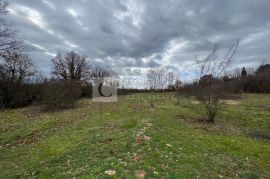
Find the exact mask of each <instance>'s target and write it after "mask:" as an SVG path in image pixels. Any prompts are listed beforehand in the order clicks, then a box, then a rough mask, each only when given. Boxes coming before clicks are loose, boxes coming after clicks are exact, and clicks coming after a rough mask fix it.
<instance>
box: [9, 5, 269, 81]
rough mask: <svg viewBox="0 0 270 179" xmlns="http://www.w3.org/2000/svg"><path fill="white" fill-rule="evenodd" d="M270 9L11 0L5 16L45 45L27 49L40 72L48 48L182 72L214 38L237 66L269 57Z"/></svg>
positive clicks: (119, 65)
mask: <svg viewBox="0 0 270 179" xmlns="http://www.w3.org/2000/svg"><path fill="white" fill-rule="evenodd" d="M269 7H270V1H269V0H257V1H254V0H246V1H241V0H227V1H224V0H215V1H208V0H200V1H190V0H181V1H180V0H168V1H164V0H147V1H144V0H137V1H131V0H119V1H116V0H115V1H107V0H91V1H86V0H78V1H67V0H58V1H52V0H42V1H36V0H21V1H16V0H10V9H11V10H12V11H11V12H10V14H9V18H10V19H11V20H12V21H13V22H14V24H15V25H16V26H17V28H18V30H19V31H20V33H21V34H22V36H23V37H24V38H25V39H26V40H27V41H28V42H30V43H29V44H31V43H32V44H36V45H39V46H40V47H42V48H43V49H40V48H32V52H31V53H32V55H33V56H34V57H35V58H39V59H40V60H36V61H35V62H36V63H37V65H38V66H40V67H41V68H44V70H43V71H46V72H48V71H49V70H48V69H49V68H50V66H49V64H50V58H51V56H50V55H48V52H49V53H51V54H53V53H57V52H59V51H60V52H65V51H67V50H71V49H74V50H77V51H79V52H80V53H83V54H85V55H87V56H88V57H89V60H90V61H91V62H92V63H93V64H99V65H108V66H111V67H112V68H114V69H115V71H119V72H121V73H122V75H128V74H129V73H128V72H127V71H125V70H123V69H126V68H133V67H134V68H147V67H157V66H160V65H171V66H172V67H174V70H175V71H177V69H178V70H184V69H183V67H185V66H186V65H189V66H192V63H191V61H192V60H194V57H195V56H197V55H198V56H201V55H204V54H206V53H207V52H208V51H209V49H211V47H212V46H213V44H214V43H219V44H220V46H221V50H224V49H225V48H226V47H228V45H229V44H230V43H231V42H232V41H234V40H236V39H239V40H240V42H241V43H240V46H239V51H238V53H237V56H236V58H235V64H236V65H239V66H241V65H244V64H245V65H253V64H254V63H257V64H260V63H261V62H262V60H264V61H265V59H270V51H269V46H270V41H269V40H268V39H270V31H269V28H270V19H269V17H270V11H269ZM20 8H21V9H20ZM23 8H28V10H29V9H30V10H32V11H31V12H30V11H29V12H26V11H25V10H23ZM13 11H14V12H13ZM16 13H17V14H16ZM29 13H32V14H29ZM35 13H37V14H35ZM39 16H40V17H39ZM29 18H30V19H29ZM31 18H32V21H31ZM33 18H34V19H33ZM179 39H180V40H179ZM172 42H173V43H172ZM181 44H182V45H181ZM37 54H39V55H37ZM143 59H147V61H146V62H145V61H144V60H143ZM268 62H270V61H268ZM167 63H171V64H167ZM190 69H192V68H191V67H190ZM140 73H141V74H142V71H141V72H140ZM138 74H139V73H138ZM184 76H186V74H185V75H184Z"/></svg>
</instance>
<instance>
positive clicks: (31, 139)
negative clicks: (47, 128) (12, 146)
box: [17, 131, 42, 145]
mask: <svg viewBox="0 0 270 179" xmlns="http://www.w3.org/2000/svg"><path fill="white" fill-rule="evenodd" d="M41 136H42V132H41V131H36V132H33V133H31V134H29V135H27V136H25V137H23V138H21V139H19V140H18V141H17V144H19V145H23V144H31V143H36V142H38V141H39V140H40V138H41Z"/></svg>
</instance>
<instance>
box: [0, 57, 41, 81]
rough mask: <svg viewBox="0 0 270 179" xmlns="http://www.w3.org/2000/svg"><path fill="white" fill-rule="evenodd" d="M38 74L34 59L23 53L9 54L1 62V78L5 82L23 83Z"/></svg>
mask: <svg viewBox="0 0 270 179" xmlns="http://www.w3.org/2000/svg"><path fill="white" fill-rule="evenodd" d="M36 72H37V71H36V69H35V67H34V65H33V62H32V59H31V58H30V57H29V56H27V55H25V54H22V53H18V52H7V53H5V55H3V58H2V60H1V61H0V78H1V79H2V80H5V81H9V82H16V83H23V82H24V81H25V80H26V78H28V77H31V76H33V75H34V74H35V73H36Z"/></svg>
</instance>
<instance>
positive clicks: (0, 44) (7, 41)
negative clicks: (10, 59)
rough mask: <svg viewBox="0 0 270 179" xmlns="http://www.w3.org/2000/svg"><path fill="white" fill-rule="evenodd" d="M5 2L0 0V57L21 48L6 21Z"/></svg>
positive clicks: (11, 27) (20, 42)
mask: <svg viewBox="0 0 270 179" xmlns="http://www.w3.org/2000/svg"><path fill="white" fill-rule="evenodd" d="M7 5H8V3H7V1H4V0H0V57H1V56H3V55H4V54H5V53H7V51H19V50H22V48H23V41H22V40H21V39H20V38H19V37H18V35H17V32H16V30H15V29H14V27H13V26H12V25H11V24H10V23H9V22H8V21H7V19H6V18H5V15H6V14H7V13H8V11H7Z"/></svg>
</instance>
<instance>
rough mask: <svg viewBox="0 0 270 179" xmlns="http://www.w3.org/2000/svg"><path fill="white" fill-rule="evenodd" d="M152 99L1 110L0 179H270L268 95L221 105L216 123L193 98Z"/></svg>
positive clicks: (149, 96) (144, 97)
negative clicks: (58, 108) (208, 120)
mask: <svg viewBox="0 0 270 179" xmlns="http://www.w3.org/2000/svg"><path fill="white" fill-rule="evenodd" d="M169 95H170V94H168V96H169ZM156 96H157V95H152V96H151V95H150V94H143V95H137V97H136V95H135V97H134V98H130V97H127V96H121V97H119V99H118V102H117V103H113V104H110V103H106V104H101V103H92V102H91V99H82V100H81V101H80V102H79V104H80V105H79V107H77V108H75V109H69V110H62V111H55V112H44V111H42V110H41V109H40V107H38V106H33V107H25V108H20V109H12V110H3V111H1V112H0V124H1V125H0V128H1V131H0V132H1V134H0V178H5V179H6V178H40V177H45V178H51V177H54V178H66V177H68V178H72V177H76V178H89V177H90V178H96V177H100V178H108V177H112V178H120V177H123V178H127V177H129V178H143V177H145V178H161V177H163V178H164V177H166V178H179V177H181V178H197V177H199V178H209V177H210V178H236V177H239V178H270V140H269V138H270V95H266V94H246V95H244V96H242V98H241V99H239V100H229V101H222V103H223V105H224V106H227V108H223V109H222V110H221V112H220V113H219V115H218V119H217V122H216V124H206V123H202V122H199V120H200V119H202V118H204V117H205V114H204V111H203V108H202V106H201V105H200V104H199V103H198V102H196V100H195V99H193V98H192V97H184V96H181V97H180V100H179V101H180V103H179V104H177V100H176V99H175V98H166V97H164V98H162V97H159V99H157V98H156ZM161 96H162V95H161ZM152 99H156V100H155V102H154V107H153V108H151V107H150V102H149V100H152Z"/></svg>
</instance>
